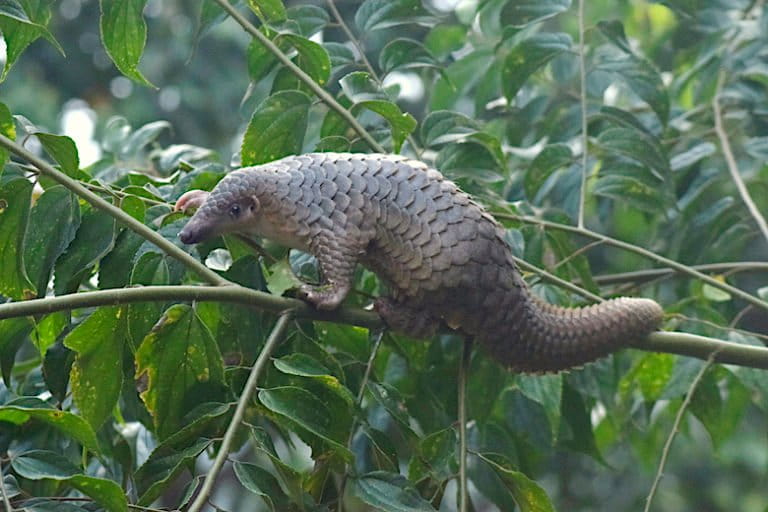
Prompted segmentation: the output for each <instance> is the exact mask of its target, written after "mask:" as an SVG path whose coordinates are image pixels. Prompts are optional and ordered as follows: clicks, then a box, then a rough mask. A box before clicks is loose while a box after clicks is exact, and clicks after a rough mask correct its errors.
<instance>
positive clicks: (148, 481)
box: [134, 439, 213, 507]
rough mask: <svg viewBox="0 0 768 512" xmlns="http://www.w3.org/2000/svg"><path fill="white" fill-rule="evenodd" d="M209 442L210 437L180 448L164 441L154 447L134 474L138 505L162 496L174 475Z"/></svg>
mask: <svg viewBox="0 0 768 512" xmlns="http://www.w3.org/2000/svg"><path fill="white" fill-rule="evenodd" d="M211 444H213V440H211V439H199V440H197V441H196V442H195V443H194V444H192V445H191V446H187V447H185V448H183V449H181V450H177V449H176V448H174V447H173V446H168V445H167V444H165V443H162V444H160V446H158V447H157V448H155V449H154V450H153V451H152V453H151V454H149V458H147V460H146V462H144V464H142V465H141V467H139V469H137V470H136V473H135V475H134V479H135V481H136V488H137V490H138V494H139V501H138V505H140V506H145V507H146V506H149V505H151V504H152V503H153V502H154V501H155V500H156V499H157V498H159V497H160V496H162V494H163V491H165V490H166V489H167V488H168V487H169V486H170V485H171V484H173V483H174V480H176V477H177V476H178V475H179V474H181V473H182V472H184V471H186V470H187V469H188V468H189V465H190V464H192V463H193V462H194V461H195V459H196V458H197V457H198V456H199V455H200V454H201V453H202V452H203V451H204V450H205V449H207V448H208V447H209V446H210V445H211Z"/></svg>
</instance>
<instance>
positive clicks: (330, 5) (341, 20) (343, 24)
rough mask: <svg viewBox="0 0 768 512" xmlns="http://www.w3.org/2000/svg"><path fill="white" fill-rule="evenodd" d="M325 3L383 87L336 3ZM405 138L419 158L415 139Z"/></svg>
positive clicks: (419, 151)
mask: <svg viewBox="0 0 768 512" xmlns="http://www.w3.org/2000/svg"><path fill="white" fill-rule="evenodd" d="M326 3H327V4H328V8H329V9H330V10H331V14H333V17H334V18H336V21H337V22H338V24H339V27H340V28H341V30H342V31H343V32H344V34H345V35H346V36H347V39H349V42H351V43H352V45H353V46H354V47H355V49H357V53H359V54H360V58H361V59H362V61H363V66H364V67H365V69H366V70H367V71H368V73H370V75H371V78H373V80H374V81H375V82H376V83H377V84H378V86H379V87H381V88H382V90H383V88H384V82H383V81H382V80H381V77H380V76H379V74H378V73H377V72H376V70H375V69H374V68H373V66H372V65H371V61H369V60H368V57H367V56H366V55H365V49H363V45H362V44H361V43H360V40H359V39H358V38H357V37H355V34H353V33H352V30H351V29H350V28H349V25H347V22H346V21H344V18H343V17H342V16H341V13H340V12H339V10H338V9H337V8H336V3H335V2H334V1H333V0H326ZM406 139H407V140H408V143H409V144H410V145H411V148H413V152H414V153H416V156H417V157H419V158H421V154H422V152H423V150H422V149H421V148H420V147H419V146H418V144H416V139H414V138H413V136H412V135H410V134H409V135H407V136H406Z"/></svg>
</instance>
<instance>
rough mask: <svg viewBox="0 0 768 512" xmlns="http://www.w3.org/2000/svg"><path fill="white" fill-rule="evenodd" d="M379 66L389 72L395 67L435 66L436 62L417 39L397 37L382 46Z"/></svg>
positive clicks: (436, 65)
mask: <svg viewBox="0 0 768 512" xmlns="http://www.w3.org/2000/svg"><path fill="white" fill-rule="evenodd" d="M379 67H380V68H381V69H383V70H384V72H385V73H389V72H390V71H393V70H395V69H417V68H424V67H430V68H436V67H438V63H437V61H436V60H435V58H434V57H433V56H432V54H431V53H429V50H427V49H426V48H425V47H424V45H422V44H421V43H420V42H419V41H416V40H413V39H406V38H398V39H395V40H393V41H390V42H389V43H387V45H386V46H384V48H382V50H381V53H380V54H379Z"/></svg>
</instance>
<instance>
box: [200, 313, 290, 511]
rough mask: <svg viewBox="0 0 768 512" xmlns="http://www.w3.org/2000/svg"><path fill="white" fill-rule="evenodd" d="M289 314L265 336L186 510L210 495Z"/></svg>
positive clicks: (282, 317) (286, 323)
mask: <svg viewBox="0 0 768 512" xmlns="http://www.w3.org/2000/svg"><path fill="white" fill-rule="evenodd" d="M291 316H292V315H291V313H290V312H285V313H283V314H282V315H280V318H278V319H277V323H276V324H275V327H274V328H273V329H272V332H271V333H270V335H269V338H267V342H266V343H265V344H264V348H262V349H261V352H260V353H259V357H258V358H257V359H256V362H255V363H254V365H253V369H251V373H250V375H248V380H247V381H246V383H245V387H244V388H243V392H242V393H241V395H240V399H239V400H238V401H237V408H236V409H235V413H234V414H233V415H232V421H230V422H229V426H228V427H227V431H226V433H225V434H224V439H223V440H222V441H221V446H220V447H219V453H217V454H216V458H215V459H214V460H213V464H212V465H211V468H210V469H209V470H208V474H207V475H206V476H205V480H204V481H203V486H202V488H201V489H200V492H199V493H198V495H197V497H196V498H195V501H194V502H193V503H192V505H190V507H189V509H187V510H188V512H198V511H199V510H200V509H201V508H202V507H203V505H205V503H206V502H207V501H208V498H209V496H210V495H211V491H213V486H214V484H215V483H216V478H217V477H218V475H219V472H220V471H221V468H222V467H223V466H224V462H225V461H226V460H227V455H229V450H230V448H231V447H232V443H233V441H234V439H235V435H236V434H237V429H238V428H239V427H240V423H241V422H242V421H243V417H244V416H245V409H246V408H247V407H248V403H249V402H250V401H251V397H252V396H253V393H254V392H255V391H256V384H257V383H258V380H259V377H260V376H261V373H262V371H263V370H264V368H265V367H266V365H267V361H269V357H270V356H271V354H272V352H273V351H274V349H275V347H277V344H278V343H279V342H280V341H281V340H282V338H283V332H284V331H285V328H286V326H287V325H288V321H289V320H290V319H291Z"/></svg>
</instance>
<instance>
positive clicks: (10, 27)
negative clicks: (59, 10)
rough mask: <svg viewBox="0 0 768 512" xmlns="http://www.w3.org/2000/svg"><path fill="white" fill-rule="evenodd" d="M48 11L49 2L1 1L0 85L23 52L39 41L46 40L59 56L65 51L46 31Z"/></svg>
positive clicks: (49, 8)
mask: <svg viewBox="0 0 768 512" xmlns="http://www.w3.org/2000/svg"><path fill="white" fill-rule="evenodd" d="M50 18H51V7H50V4H49V3H48V2H42V1H34V0H21V1H19V0H3V2H1V3H0V33H2V34H3V40H4V41H5V44H6V49H5V65H4V67H3V72H2V74H1V75H0V82H2V81H3V80H5V77H6V76H7V74H8V72H9V71H10V69H11V67H13V65H14V64H15V63H16V61H17V60H18V59H19V57H20V56H21V54H22V52H24V50H25V49H26V48H27V46H29V45H30V44H31V43H32V42H34V41H35V40H36V39H38V38H39V37H41V36H42V37H45V38H46V39H47V40H48V42H49V43H51V45H53V47H54V48H56V49H57V50H58V51H59V53H61V54H62V55H63V54H64V50H63V49H62V47H61V45H60V44H59V42H58V41H56V39H55V38H54V37H53V35H52V34H51V33H50V32H49V31H48V28H47V26H48V22H49V21H50Z"/></svg>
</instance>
